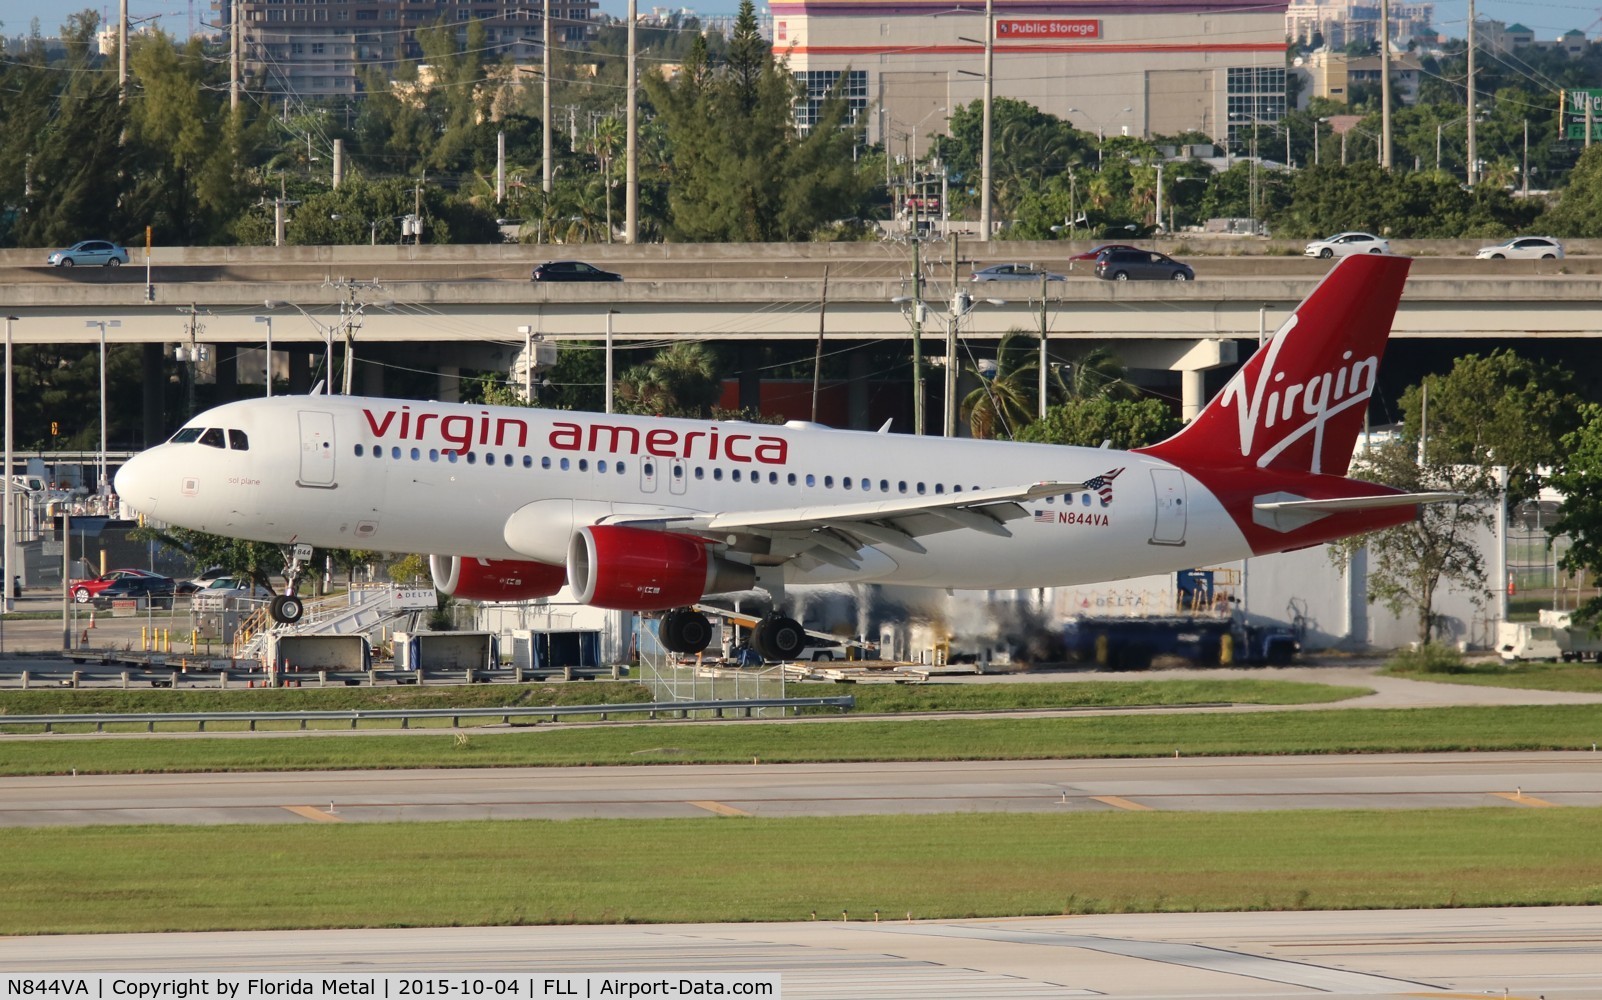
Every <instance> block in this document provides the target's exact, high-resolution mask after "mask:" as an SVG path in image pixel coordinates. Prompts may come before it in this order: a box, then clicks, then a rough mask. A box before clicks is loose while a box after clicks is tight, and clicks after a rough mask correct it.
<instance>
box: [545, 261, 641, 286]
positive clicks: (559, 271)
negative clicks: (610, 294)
mask: <svg viewBox="0 0 1602 1000" xmlns="http://www.w3.org/2000/svg"><path fill="white" fill-rule="evenodd" d="M533 280H535V281H622V280H623V276H622V275H621V274H618V273H617V272H616V271H603V270H601V269H600V268H598V267H596V266H595V265H594V264H586V263H584V262H583V261H582V260H548V261H546V262H545V263H543V264H540V265H539V266H537V267H535V268H534V274H533Z"/></svg>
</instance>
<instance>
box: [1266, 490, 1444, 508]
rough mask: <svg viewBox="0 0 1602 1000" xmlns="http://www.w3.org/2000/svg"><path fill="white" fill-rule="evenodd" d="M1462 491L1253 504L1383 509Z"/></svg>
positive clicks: (1440, 498) (1439, 500)
mask: <svg viewBox="0 0 1602 1000" xmlns="http://www.w3.org/2000/svg"><path fill="white" fill-rule="evenodd" d="M1461 499H1463V494H1461V493H1383V494H1380V495H1378V496H1369V497H1336V498H1334V499H1333V500H1271V501H1268V502H1266V503H1254V504H1252V506H1253V507H1254V508H1256V509H1257V510H1262V511H1307V512H1309V513H1310V512H1313V511H1320V512H1329V511H1337V510H1382V509H1384V508H1386V507H1406V506H1408V505H1410V504H1419V503H1444V502H1446V501H1447V500H1461Z"/></svg>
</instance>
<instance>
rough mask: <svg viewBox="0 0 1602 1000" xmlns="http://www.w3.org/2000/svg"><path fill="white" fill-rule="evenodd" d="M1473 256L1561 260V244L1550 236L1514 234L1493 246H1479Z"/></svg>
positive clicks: (1493, 258) (1496, 258)
mask: <svg viewBox="0 0 1602 1000" xmlns="http://www.w3.org/2000/svg"><path fill="white" fill-rule="evenodd" d="M1474 256H1475V258H1476V259H1478V260H1504V259H1508V258H1512V259H1524V260H1531V259H1533V260H1561V259H1562V257H1563V244H1561V243H1559V242H1558V241H1557V240H1554V239H1553V238H1552V237H1550V236H1515V237H1513V238H1512V239H1510V240H1508V241H1507V242H1506V243H1498V244H1497V245H1496V246H1494V247H1480V249H1479V250H1478V251H1477V252H1476V253H1475V254H1474Z"/></svg>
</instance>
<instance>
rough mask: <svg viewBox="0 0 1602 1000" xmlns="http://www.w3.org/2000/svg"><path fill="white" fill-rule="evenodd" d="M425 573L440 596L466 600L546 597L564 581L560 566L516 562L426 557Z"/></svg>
mask: <svg viewBox="0 0 1602 1000" xmlns="http://www.w3.org/2000/svg"><path fill="white" fill-rule="evenodd" d="M428 571H429V573H430V574H431V575H432V576H433V577H434V587H435V589H436V590H438V591H439V592H440V593H442V594H444V595H445V596H446V597H460V598H464V599H465V600H469V601H529V600H533V599H534V598H536V597H550V596H551V595H552V594H554V593H556V592H557V591H558V590H561V589H562V585H563V584H564V583H566V582H567V573H566V571H565V570H564V569H563V568H562V567H561V566H552V565H550V564H549V563H542V562H523V561H521V560H517V559H473V558H470V557H465V556H429V557H428Z"/></svg>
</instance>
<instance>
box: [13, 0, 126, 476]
mask: <svg viewBox="0 0 1602 1000" xmlns="http://www.w3.org/2000/svg"><path fill="white" fill-rule="evenodd" d="M118 8H119V9H120V10H121V12H122V19H121V20H120V21H118V22H117V103H118V104H126V103H128V0H122V2H121V3H120V4H119V5H118ZM7 475H10V473H9V472H8V473H7Z"/></svg>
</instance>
